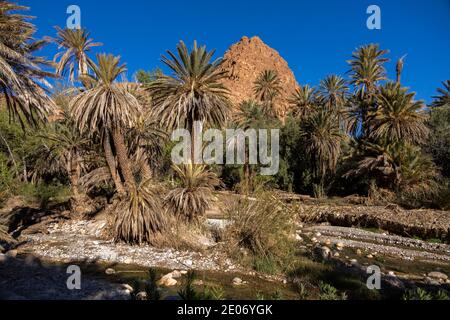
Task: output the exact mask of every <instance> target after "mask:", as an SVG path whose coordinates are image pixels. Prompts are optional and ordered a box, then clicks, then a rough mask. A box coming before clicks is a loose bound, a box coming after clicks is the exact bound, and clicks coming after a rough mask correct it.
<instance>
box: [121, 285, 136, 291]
mask: <svg viewBox="0 0 450 320" xmlns="http://www.w3.org/2000/svg"><path fill="white" fill-rule="evenodd" d="M122 288H123V289H124V290H125V291H127V292H128V293H132V292H133V291H134V288H133V287H132V286H130V285H129V284H128V283H122Z"/></svg>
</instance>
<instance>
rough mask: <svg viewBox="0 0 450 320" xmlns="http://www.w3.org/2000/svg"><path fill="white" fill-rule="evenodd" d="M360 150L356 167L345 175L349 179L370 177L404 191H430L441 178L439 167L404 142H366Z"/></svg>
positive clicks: (378, 182)
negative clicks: (435, 181) (362, 151)
mask: <svg viewBox="0 0 450 320" xmlns="http://www.w3.org/2000/svg"><path fill="white" fill-rule="evenodd" d="M360 148H361V149H363V150H364V155H363V156H362V159H361V160H360V161H359V162H358V164H357V166H356V168H355V169H352V170H350V171H349V172H348V173H346V174H345V176H346V177H348V176H352V175H353V176H361V175H367V174H369V175H371V176H372V177H373V178H375V179H376V181H377V184H378V185H381V186H384V187H387V188H389V189H393V190H396V191H401V190H405V189H410V190H411V188H416V189H417V188H420V189H430V186H431V185H432V184H433V181H432V180H433V179H434V178H436V177H437V175H438V173H437V169H436V166H435V165H434V164H433V162H432V161H431V159H430V158H429V157H428V156H425V155H424V154H423V153H422V151H421V150H420V148H419V147H415V146H412V145H410V144H408V143H405V142H403V141H397V142H394V143H391V142H387V141H379V142H378V143H372V142H367V141H364V142H362V146H360Z"/></svg>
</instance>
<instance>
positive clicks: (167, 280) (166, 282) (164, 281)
mask: <svg viewBox="0 0 450 320" xmlns="http://www.w3.org/2000/svg"><path fill="white" fill-rule="evenodd" d="M176 284H177V280H175V279H174V278H172V273H168V274H166V275H164V276H163V277H162V278H161V279H159V280H158V285H160V286H164V287H173V286H174V285H176Z"/></svg>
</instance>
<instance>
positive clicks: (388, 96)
mask: <svg viewBox="0 0 450 320" xmlns="http://www.w3.org/2000/svg"><path fill="white" fill-rule="evenodd" d="M414 96H415V93H414V92H408V90H407V88H403V87H401V86H400V84H399V83H393V82H389V83H387V84H385V85H384V86H381V87H380V93H379V94H378V96H377V101H378V102H377V104H378V108H377V110H376V111H375V112H373V113H370V114H369V124H370V129H371V130H370V137H372V138H375V139H389V140H391V141H406V142H409V143H423V142H424V141H425V139H426V137H427V135H428V128H427V126H426V124H425V120H426V117H425V114H424V113H421V112H420V111H421V109H422V108H424V107H425V105H424V103H423V101H415V100H414Z"/></svg>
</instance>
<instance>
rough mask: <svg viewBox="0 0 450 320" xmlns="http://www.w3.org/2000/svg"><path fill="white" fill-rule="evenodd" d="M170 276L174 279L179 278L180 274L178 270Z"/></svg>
mask: <svg viewBox="0 0 450 320" xmlns="http://www.w3.org/2000/svg"><path fill="white" fill-rule="evenodd" d="M170 274H171V275H172V278H174V279H178V278H181V276H182V274H181V272H180V271H178V270H174V271H172V272H171V273H170Z"/></svg>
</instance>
